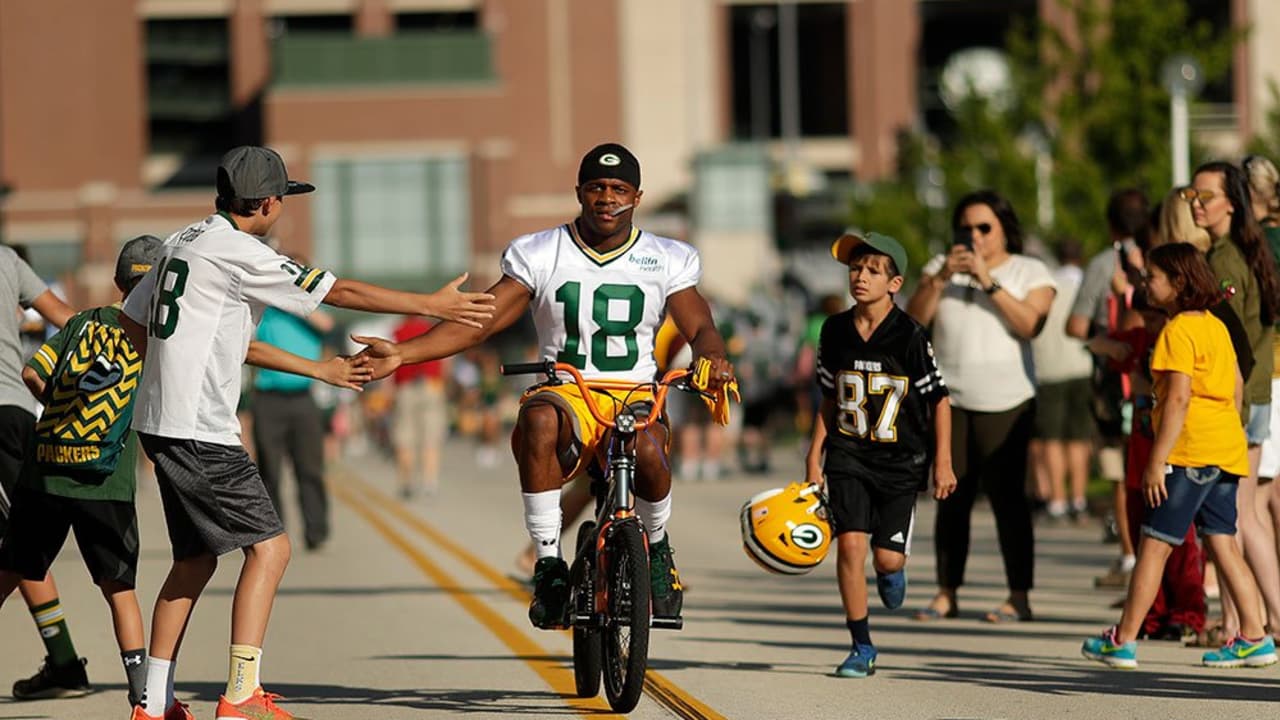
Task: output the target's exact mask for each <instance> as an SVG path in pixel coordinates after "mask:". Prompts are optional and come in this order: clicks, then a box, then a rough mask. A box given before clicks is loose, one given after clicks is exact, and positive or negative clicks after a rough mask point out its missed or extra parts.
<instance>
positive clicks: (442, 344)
mask: <svg viewBox="0 0 1280 720" xmlns="http://www.w3.org/2000/svg"><path fill="white" fill-rule="evenodd" d="M488 296H489V297H492V298H493V303H494V305H493V306H494V308H496V309H495V311H494V316H493V320H492V321H491V322H489V323H486V324H485V325H484V326H483V327H481V326H478V325H477V326H474V327H473V326H467V325H462V324H461V323H442V324H440V325H436V326H434V327H432V328H431V329H430V330H428V331H427V332H425V333H423V334H421V335H419V336H418V337H415V338H411V339H409V340H406V341H404V342H401V343H394V342H391V341H390V340H386V339H383V338H378V337H367V336H363V335H353V336H352V337H351V339H352V340H354V341H356V342H358V343H361V344H362V345H368V347H367V348H365V349H364V350H363V351H361V353H360V355H361V356H366V357H368V358H369V359H370V361H371V363H372V367H373V379H374V380H377V379H379V378H384V377H386V376H388V375H390V374H391V373H393V372H395V369H396V368H398V367H400V366H401V365H412V364H414V363H420V362H427V361H428V360H439V359H441V358H446V357H449V356H450V355H455V354H457V353H460V352H462V351H463V350H466V349H468V348H472V347H475V346H476V345H479V344H480V343H482V342H484V341H485V340H488V339H489V338H490V337H492V336H493V335H495V334H497V333H499V332H502V331H503V330H506V329H507V328H509V327H511V325H512V324H513V323H515V321H516V320H519V319H520V316H521V315H523V314H524V312H525V311H526V310H527V309H528V308H529V301H530V300H531V299H532V297H533V296H532V294H531V293H530V291H529V288H527V287H525V286H524V285H523V284H522V283H520V282H519V281H518V280H516V279H515V278H512V277H510V276H509V275H503V276H502V279H501V280H499V281H498V282H497V283H495V284H494V285H493V287H491V288H489V290H488Z"/></svg>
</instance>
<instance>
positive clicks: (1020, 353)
mask: <svg viewBox="0 0 1280 720" xmlns="http://www.w3.org/2000/svg"><path fill="white" fill-rule="evenodd" d="M945 261H946V257H945V256H943V255H938V256H937V257H935V258H933V259H932V260H930V261H929V262H928V263H927V264H926V265H925V266H924V270H923V272H924V273H925V274H926V275H936V274H938V271H939V270H940V269H941V268H942V264H943V263H944V262H945ZM991 277H992V279H994V280H996V281H997V282H999V283H1000V285H1001V286H1002V287H1003V288H1004V290H1003V291H1002V292H1007V293H1009V294H1010V295H1012V296H1013V297H1015V298H1017V299H1019V300H1025V299H1026V297H1027V294H1028V293H1029V292H1031V291H1032V290H1035V289H1036V288H1042V287H1048V288H1053V287H1055V286H1054V282H1053V276H1052V275H1051V274H1050V273H1049V268H1047V267H1045V264H1044V263H1042V262H1040V261H1039V260H1036V259H1035V258H1031V257H1027V256H1026V255H1010V256H1009V259H1008V260H1007V261H1005V262H1004V263H1003V264H1002V265H1000V267H997V268H995V269H993V270H991ZM976 285H977V282H976V281H974V280H972V278H971V277H970V276H969V275H968V274H967V273H956V274H955V275H952V276H951V279H950V281H949V282H948V284H947V287H946V288H945V289H943V291H942V297H941V298H939V300H938V311H937V313H936V314H935V315H934V317H933V349H934V352H935V353H936V354H937V357H938V366H939V367H940V368H941V369H942V376H943V377H945V378H946V379H947V387H948V388H950V389H951V403H952V404H953V405H955V406H956V407H959V408H963V409H965V410H975V411H977V412H1003V411H1005V410H1011V409H1013V408H1014V407H1017V406H1018V405H1019V404H1020V403H1023V402H1025V401H1027V400H1030V399H1031V398H1033V397H1035V394H1036V386H1035V364H1034V362H1033V360H1032V357H1031V343H1030V342H1028V341H1026V340H1022V339H1019V338H1018V337H1017V336H1015V335H1014V334H1013V331H1011V330H1010V329H1009V326H1008V324H1006V323H1005V320H1004V316H1003V315H1001V314H1000V310H999V309H997V308H996V306H995V304H994V303H993V302H992V300H991V298H990V297H988V296H987V294H986V293H985V292H983V291H982V289H981V288H978V287H977V286H976Z"/></svg>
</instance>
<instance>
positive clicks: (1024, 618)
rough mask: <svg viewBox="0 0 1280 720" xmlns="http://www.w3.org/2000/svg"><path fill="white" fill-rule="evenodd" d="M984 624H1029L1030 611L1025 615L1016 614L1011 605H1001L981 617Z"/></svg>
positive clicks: (1016, 611)
mask: <svg viewBox="0 0 1280 720" xmlns="http://www.w3.org/2000/svg"><path fill="white" fill-rule="evenodd" d="M982 619H983V621H984V622H989V623H1012V622H1029V621H1030V620H1031V610H1030V609H1028V610H1027V612H1026V614H1023V613H1020V612H1018V610H1017V609H1016V608H1014V607H1013V606H1012V605H1001V606H1000V607H998V608H996V609H995V610H992V611H991V612H989V613H987V614H986V615H984V616H982Z"/></svg>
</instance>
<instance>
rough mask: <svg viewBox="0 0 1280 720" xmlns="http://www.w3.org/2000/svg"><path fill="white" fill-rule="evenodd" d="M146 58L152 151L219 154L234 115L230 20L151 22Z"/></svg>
mask: <svg viewBox="0 0 1280 720" xmlns="http://www.w3.org/2000/svg"><path fill="white" fill-rule="evenodd" d="M146 57H147V120H148V128H149V131H150V136H151V152H153V153H176V154H179V155H201V154H209V153H215V154H216V153H217V151H218V149H219V148H221V147H223V146H224V145H226V143H227V140H228V138H229V137H230V134H231V130H232V119H233V118H232V107H231V74H230V62H229V58H230V52H229V45H228V36H227V21H226V19H225V18H212V19H206V18H200V19H190V18H184V19H180V20H148V21H147V24H146ZM207 180H208V178H207V177H205V184H207Z"/></svg>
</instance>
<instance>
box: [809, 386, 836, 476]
mask: <svg viewBox="0 0 1280 720" xmlns="http://www.w3.org/2000/svg"><path fill="white" fill-rule="evenodd" d="M835 411H836V401H835V400H833V399H831V398H825V397H824V398H822V404H821V405H819V407H818V412H816V413H814V418H813V437H812V438H811V439H810V442H809V452H808V453H807V454H806V455H805V458H804V481H805V482H809V483H814V484H817V485H822V484H823V483H824V482H825V481H826V478H825V477H824V476H823V474H822V446H823V445H825V444H826V442H827V416H828V415H834V414H835Z"/></svg>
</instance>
